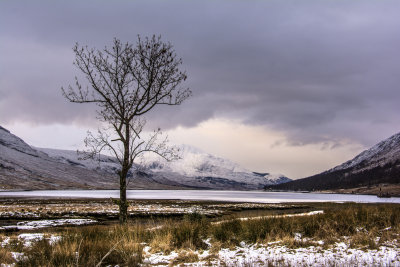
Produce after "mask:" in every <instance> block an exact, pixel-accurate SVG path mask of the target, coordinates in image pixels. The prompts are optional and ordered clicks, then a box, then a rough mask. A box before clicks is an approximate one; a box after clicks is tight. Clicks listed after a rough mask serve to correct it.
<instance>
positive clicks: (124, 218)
mask: <svg viewBox="0 0 400 267" xmlns="http://www.w3.org/2000/svg"><path fill="white" fill-rule="evenodd" d="M127 174H128V172H127V171H125V170H122V171H121V173H120V177H119V183H120V187H119V223H120V224H125V223H127V222H128V202H127V200H126V176H127Z"/></svg>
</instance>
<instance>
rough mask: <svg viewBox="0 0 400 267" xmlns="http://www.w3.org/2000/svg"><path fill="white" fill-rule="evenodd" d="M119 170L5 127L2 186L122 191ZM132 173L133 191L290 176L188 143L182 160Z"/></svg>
mask: <svg viewBox="0 0 400 267" xmlns="http://www.w3.org/2000/svg"><path fill="white" fill-rule="evenodd" d="M117 171H118V163H117V161H116V159H115V158H112V157H107V156H101V157H100V161H92V160H83V161H81V160H78V155H77V153H76V151H68V150H57V149H45V148H35V147H31V146H29V145H28V144H26V143H25V142H24V141H23V140H22V139H20V138H18V137H17V136H15V135H13V134H11V133H10V132H9V131H8V130H6V129H4V128H2V127H0V188H3V189H87V188H92V189H117V188H118V186H119V183H118V176H117V174H116V173H117ZM129 175H130V179H129V181H131V182H130V183H129V184H128V188H131V189H133V188H135V189H185V188H186V189H188V188H204V189H221V190H232V189H237V190H250V189H261V188H263V187H264V186H265V185H269V184H277V183H280V182H285V181H288V180H290V179H288V178H286V177H284V176H283V175H270V174H268V173H265V174H259V173H252V172H250V171H247V170H245V169H243V168H241V167H240V166H239V165H237V164H235V163H232V162H230V161H229V160H226V159H222V158H218V157H215V156H212V155H210V154H207V153H204V152H201V151H199V150H196V149H194V148H190V147H187V146H184V147H182V159H180V160H178V161H176V162H173V163H169V162H166V161H164V160H162V159H160V158H156V157H151V156H146V157H144V158H143V160H142V162H141V164H140V165H138V164H136V165H135V166H134V168H133V170H131V172H130V174H129ZM132 181H134V182H132Z"/></svg>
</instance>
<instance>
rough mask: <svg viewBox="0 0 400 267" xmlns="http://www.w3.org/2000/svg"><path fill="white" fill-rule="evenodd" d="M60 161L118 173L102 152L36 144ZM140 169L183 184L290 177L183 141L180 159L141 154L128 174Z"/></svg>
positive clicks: (256, 183)
mask: <svg viewBox="0 0 400 267" xmlns="http://www.w3.org/2000/svg"><path fill="white" fill-rule="evenodd" d="M37 149H38V150H40V151H42V152H44V153H46V154H48V155H49V156H50V157H52V158H54V159H57V160H58V161H60V162H63V163H69V164H73V165H76V166H81V167H83V168H87V169H90V170H96V171H102V172H107V173H114V174H115V173H117V170H118V166H119V165H118V162H117V160H116V159H115V158H112V157H107V156H101V157H100V161H97V160H96V161H93V160H79V159H78V154H77V152H76V151H70V150H57V149H47V148H37ZM138 173H140V174H141V175H146V176H147V177H151V178H152V179H154V180H157V181H160V180H162V179H167V180H168V181H170V182H174V183H176V184H180V185H183V186H188V187H194V188H207V189H261V188H263V187H264V186H265V185H270V184H278V183H282V182H287V181H290V179H288V178H287V177H285V176H283V175H278V174H277V175H272V174H269V173H253V172H251V171H248V170H246V169H244V168H242V167H241V166H239V165H238V164H236V163H233V162H231V161H229V160H227V159H223V158H219V157H216V156H213V155H211V154H208V153H204V152H202V151H201V150H199V149H197V148H194V147H191V146H187V145H182V146H180V159H178V160H176V161H172V162H168V161H166V160H165V159H163V158H161V157H159V156H158V155H156V154H154V153H148V154H145V155H143V157H140V158H139V160H138V161H137V164H136V165H135V166H134V167H133V170H132V171H131V176H134V174H136V175H137V174H138Z"/></svg>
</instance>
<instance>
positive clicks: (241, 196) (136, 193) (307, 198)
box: [0, 190, 400, 203]
mask: <svg viewBox="0 0 400 267" xmlns="http://www.w3.org/2000/svg"><path fill="white" fill-rule="evenodd" d="M127 195H128V198H129V199H181V200H215V201H234V202H259V203H284V202H359V203H400V198H394V197H393V198H378V197H376V196H370V195H350V194H317V193H293V192H262V191H214V190H128V192H127ZM5 196H26V197H71V198H110V197H112V198H118V197H119V191H118V190H36V191H8V192H7V191H2V192H0V197H5Z"/></svg>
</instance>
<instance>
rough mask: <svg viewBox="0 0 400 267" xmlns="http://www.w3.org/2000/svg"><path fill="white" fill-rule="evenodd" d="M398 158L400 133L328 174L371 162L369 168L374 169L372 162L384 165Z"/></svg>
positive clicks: (399, 154)
mask: <svg viewBox="0 0 400 267" xmlns="http://www.w3.org/2000/svg"><path fill="white" fill-rule="evenodd" d="M398 158H400V133H397V134H395V135H392V136H391V137H389V138H388V139H385V140H383V141H381V142H379V143H378V144H376V145H374V146H373V147H371V148H370V149H367V150H365V151H363V152H361V153H360V154H358V155H357V156H356V157H355V158H353V159H351V160H349V161H346V162H345V163H343V164H341V165H339V166H336V167H335V168H333V169H330V170H329V171H328V172H332V171H338V170H343V169H347V168H352V167H355V166H357V165H359V164H360V163H362V162H369V163H370V164H369V166H370V167H372V166H374V164H371V163H372V161H374V162H380V163H381V164H382V163H385V162H389V161H391V160H393V159H398Z"/></svg>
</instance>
